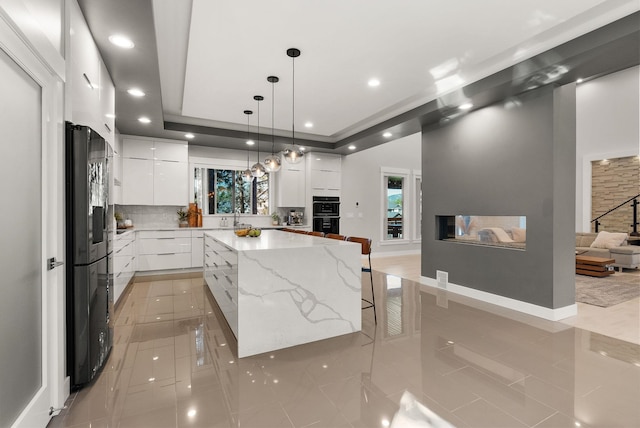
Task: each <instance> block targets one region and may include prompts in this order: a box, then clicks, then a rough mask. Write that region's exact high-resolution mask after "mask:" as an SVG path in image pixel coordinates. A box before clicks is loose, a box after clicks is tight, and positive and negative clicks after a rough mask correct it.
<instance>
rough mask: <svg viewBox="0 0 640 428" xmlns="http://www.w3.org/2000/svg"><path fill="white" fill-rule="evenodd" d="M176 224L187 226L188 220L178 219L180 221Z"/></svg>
mask: <svg viewBox="0 0 640 428" xmlns="http://www.w3.org/2000/svg"><path fill="white" fill-rule="evenodd" d="M178 226H180V227H189V222H188V221H187V220H180V223H178Z"/></svg>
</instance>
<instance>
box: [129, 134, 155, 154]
mask: <svg viewBox="0 0 640 428" xmlns="http://www.w3.org/2000/svg"><path fill="white" fill-rule="evenodd" d="M153 145H154V142H153V140H139V139H134V138H126V137H125V138H124V139H123V141H122V157H125V158H136V159H148V160H153V151H154V150H153Z"/></svg>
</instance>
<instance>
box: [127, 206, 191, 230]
mask: <svg viewBox="0 0 640 428" xmlns="http://www.w3.org/2000/svg"><path fill="white" fill-rule="evenodd" d="M180 208H182V209H186V207H183V206H164V205H163V206H155V205H153V206H152V205H116V206H115V211H116V212H119V213H122V217H123V218H124V219H125V220H126V219H129V220H131V221H132V222H133V226H134V227H140V228H149V227H176V226H178V214H176V212H177V211H178V210H179V209H180Z"/></svg>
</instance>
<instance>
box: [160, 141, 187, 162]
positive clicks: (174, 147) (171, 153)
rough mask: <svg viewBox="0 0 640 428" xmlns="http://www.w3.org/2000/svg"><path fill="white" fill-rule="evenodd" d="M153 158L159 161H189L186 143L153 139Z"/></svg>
mask: <svg viewBox="0 0 640 428" xmlns="http://www.w3.org/2000/svg"><path fill="white" fill-rule="evenodd" d="M153 147H154V154H153V156H154V159H155V160H161V161H173V162H189V149H188V146H187V144H186V143H184V142H180V143H174V142H171V143H166V142H163V141H154V142H153Z"/></svg>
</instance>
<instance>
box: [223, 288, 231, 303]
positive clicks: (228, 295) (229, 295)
mask: <svg viewBox="0 0 640 428" xmlns="http://www.w3.org/2000/svg"><path fill="white" fill-rule="evenodd" d="M224 292H225V294H226V295H227V297H228V298H229V300H231V301H232V302H233V297H231V294H229V292H228V291H227V290H224Z"/></svg>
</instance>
